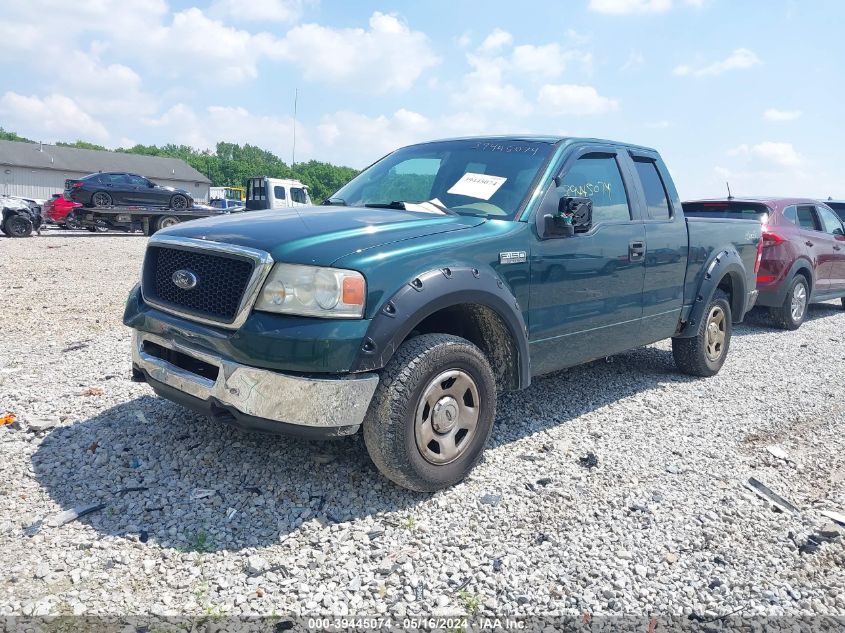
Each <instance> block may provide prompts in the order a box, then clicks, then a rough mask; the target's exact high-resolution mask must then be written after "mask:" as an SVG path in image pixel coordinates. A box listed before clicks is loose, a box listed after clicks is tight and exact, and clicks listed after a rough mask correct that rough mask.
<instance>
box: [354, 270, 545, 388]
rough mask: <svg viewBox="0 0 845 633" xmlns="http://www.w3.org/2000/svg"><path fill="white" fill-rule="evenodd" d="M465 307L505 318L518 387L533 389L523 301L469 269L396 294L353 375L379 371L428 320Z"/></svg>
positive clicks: (485, 273) (434, 276)
mask: <svg viewBox="0 0 845 633" xmlns="http://www.w3.org/2000/svg"><path fill="white" fill-rule="evenodd" d="M462 304H476V305H481V306H485V307H487V308H489V309H491V310H493V311H494V312H495V313H496V314H497V315H498V316H499V317H500V318H501V319H502V322H503V323H504V324H505V326H506V327H507V329H508V333H509V334H510V336H511V339H512V341H513V343H514V345H515V347H516V352H517V362H518V379H519V380H518V382H519V388H524V387H527V386H528V385H530V384H531V369H530V362H529V357H528V329H527V328H526V326H525V321H524V320H523V318H522V312H521V310H520V307H519V303H518V302H517V300H516V298H515V297H514V296H513V294H512V293H511V292H510V290H509V289H508V287H507V286H506V285H505V283H504V282H503V281H502V280H501V279H500V278H499V277H498V276H497V275H496V274H495V273H494V272H493V271H492V270H486V269H479V268H468V267H458V268H438V269H435V270H429V271H427V272H425V273H422V274H421V275H418V276H417V277H415V278H414V279H412V280H410V281H409V282H408V283H406V284H405V285H403V286H402V288H400V289H399V290H398V291H396V293H394V294H393V296H392V297H390V299H388V300H387V301H385V302H384V304H383V305H382V306H381V308H380V309H379V311H378V312H377V313H376V314H375V316H374V317H373V319H372V321H371V323H370V327H369V329H368V330H367V336H366V338H365V339H364V342H363V344H362V346H361V350H360V352H359V354H358V358H357V361H356V364H355V366H354V367H353V371H373V370H378V369H381V368H382V367H384V366H385V365H386V364H387V363H388V361H390V359H391V358H392V356H393V354H394V352H395V351H396V350H397V349H398V347H399V346H400V345H401V344H402V342H403V341H404V340H405V338H407V336H408V334H410V333H411V332H412V331H413V330H414V328H415V327H416V326H417V325H419V324H420V323H421V322H422V321H423V320H424V319H425V318H426V317H428V316H430V315H432V314H434V313H435V312H438V311H439V310H443V309H445V308H450V307H453V306H458V305H462Z"/></svg>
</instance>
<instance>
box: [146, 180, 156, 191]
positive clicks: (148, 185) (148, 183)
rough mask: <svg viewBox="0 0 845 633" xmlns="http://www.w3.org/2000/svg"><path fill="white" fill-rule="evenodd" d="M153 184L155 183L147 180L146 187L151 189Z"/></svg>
mask: <svg viewBox="0 0 845 633" xmlns="http://www.w3.org/2000/svg"><path fill="white" fill-rule="evenodd" d="M155 186H156V184H155V183H154V182H150V181H149V180H148V181H147V187H149V188H150V189H152V188H153V187H155Z"/></svg>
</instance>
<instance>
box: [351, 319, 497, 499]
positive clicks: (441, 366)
mask: <svg viewBox="0 0 845 633" xmlns="http://www.w3.org/2000/svg"><path fill="white" fill-rule="evenodd" d="M380 373H381V380H380V382H379V385H378V388H377V389H376V392H375V395H374V396H373V400H372V402H371V403H370V408H369V410H368V411H367V416H366V418H365V420H364V443H365V444H366V446H367V451H368V452H369V454H370V458H371V459H372V460H373V463H374V464H375V465H376V467H378V469H379V470H380V471H381V473H382V474H383V475H384V476H385V477H387V478H388V479H390V480H391V481H393V482H394V483H397V484H399V485H400V486H402V487H404V488H408V489H410V490H416V491H419V492H433V491H435V490H439V489H441V488H447V487H449V486H451V485H453V484H455V483H457V482H459V481H461V480H462V479H463V478H464V477H466V476H467V474H468V473H469V472H470V471H471V470H472V469H473V467H474V466H475V464H476V463H477V462H478V460H479V459H480V457H481V454H482V453H483V452H484V446H485V445H486V444H487V440H488V439H489V437H490V433H491V431H492V430H493V419H494V418H495V416H496V380H495V378H494V376H493V371H492V370H491V369H490V364H489V363H488V362H487V358H486V357H485V356H484V354H483V353H482V352H481V350H480V349H478V348H477V347H476V346H475V345H473V344H472V343H470V342H469V341H467V340H465V339H462V338H460V337H457V336H451V335H449V334H423V335H421V336H417V337H415V338H412V339H410V340H408V341H405V342H404V343H403V344H402V345H401V346H400V347H399V349H398V350H397V351H396V353H395V354H394V356H393V358H391V359H390V362H389V363H388V364H387V365H386V366H385V367H384V369H382V371H381V372H380ZM450 373H453V374H455V375H457V376H458V377H459V378H453V377H447V378H445V379H444V380H442V381H438V378H440V377H441V376H446V375H447V374H450ZM467 377H469V378H470V379H471V380H470V381H469V382H467V380H466V378H467ZM450 380H451V381H452V385H453V386H456V385H458V384H459V383H458V382H457V381H458V380H460V381H461V382H460V384H461V385H468V387H467V389H466V391H463V395H462V396H461V397H462V399H463V403H462V404H463V405H464V407H463V408H462V407H461V403H458V402H457V400H456V399H454V398H452V397H451V396H449V395H443V396H442V397H440V398H439V399H438V401H437V403H436V405H435V406H434V407H433V408H431V407H429V405H428V404H426V402H423V400H422V397H423V395H424V394H426V393H430V392H431V389H432V388H433V387H434V388H436V389H439V390H441V392H442V393H444V394H445V393H446V390H444V389H443V387H444V385H448V384H449V382H450ZM435 386H436V387H435ZM472 387H474V388H475V392H477V397H478V401H479V402H474V400H473V399H474V398H475V394H473V393H472ZM448 388H451V386H450V387H447V389H448ZM461 392H462V388H461V387H459V388H458V391H457V392H455V393H461ZM468 394H469V396H470V397H469V400H470V403H471V404H467V395H468ZM435 395H436V394H435ZM432 399H433V398H429V399H428V400H427V402H431V400H432ZM450 399H451V403H452V404H451V405H450V404H448V403H447V404H446V405H445V406H443V407H442V408H441V409H440V411H442V412H443V413H444V415H443V416H442V417H440V418H436V417H435V416H436V413H437V411H438V407H441V405H442V404H443V403H444V402H446V401H447V400H450ZM472 404H474V405H475V406H474V407H473V406H472ZM449 407H452V411H451V413H450V411H449ZM426 411H428V415H427V420H428V426H429V427H430V434H431V436H432V437H433V439H431V440H430V441H429V442H428V445H427V446H423V447H421V446H420V443H419V442H418V440H417V434H418V432H420V433H422V431H420V428H422V427H423V426H425V424H422V425H420V426H418V425H417V421H418V418H421V419H425V418H426V415H425V412H426ZM472 411H476V414H475V416H474V418H475V420H476V422H475V426H474V429H473V430H466V429H464V428H463V427H461V426H460V424H458V423H456V422H455V420H459V419H461V418H462V416H463V415H464V414H465V413H466V412H470V417H472V414H471V412H472ZM463 419H466V418H463ZM438 420H440V421H443V422H445V423H446V424H447V425H450V428H449V429H446V430H445V431H444V432H443V433H441V432H440V430H441V429H437V423H438ZM434 429H437V430H434ZM462 432H463V435H461V433H462ZM447 436H451V437H452V438H453V441H452V446H455V447H457V448H455V452H456V456H455V457H454V458H453V459H452V460H451V461H445V460H446V459H448V458H449V455H448V454H447V450H444V451H443V452H442V453H441V452H440V446H441V444H440V442H443V441H444V440H446V439H447ZM464 442H466V444H464ZM435 446H436V447H437V451H436V453H435V452H434V451H433V450H432V447H435ZM424 451H425V452H426V453H427V454H428V455H429V457H426V456H425V455H424ZM432 458H434V459H435V460H438V459H440V460H443V463H434V462H433V461H432Z"/></svg>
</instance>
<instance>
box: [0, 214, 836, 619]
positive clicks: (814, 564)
mask: <svg viewBox="0 0 845 633" xmlns="http://www.w3.org/2000/svg"><path fill="white" fill-rule="evenodd" d="M145 242H146V240H145V239H144V238H143V237H141V236H139V235H121V234H105V235H92V234H89V233H85V232H80V233H68V232H60V231H55V230H48V231H46V232H45V234H44V235H42V236H41V237H33V238H30V239H24V240H10V239H0V276H2V285H1V286H0V288H2V291H0V293H1V294H2V297H3V301H2V303H3V307H4V309H3V317H2V344H0V414H2V413H3V412H4V411H11V412H14V413H16V414H17V416H18V422H17V423H16V424H14V425H12V426H6V427H3V428H0V455H2V457H0V482H2V483H0V615H6V614H20V613H23V614H27V615H31V614H48V613H49V614H71V613H73V614H81V613H87V614H127V613H134V614H148V613H156V614H159V613H160V614H167V613H172V614H189V615H207V614H223V613H228V614H270V613H277V614H300V613H301V614H315V613H319V612H325V613H331V614H335V615H338V614H347V613H349V614H376V613H390V614H394V615H399V616H402V615H404V614H409V615H410V614H432V613H434V614H457V613H471V612H473V611H477V612H478V613H490V614H500V615H501V614H558V613H563V614H579V613H582V612H583V611H590V612H593V613H630V614H646V613H651V614H666V615H668V614H691V613H695V614H698V615H701V616H703V617H715V616H718V615H723V614H727V613H731V612H734V611H737V610H740V612H741V613H743V614H749V615H750V614H769V615H781V614H837V615H845V571H843V570H845V546H843V540H845V539H843V538H842V531H840V530H839V529H838V528H837V527H836V526H835V525H833V524H831V522H830V520H829V519H826V518H824V517H823V516H822V515H820V514H819V511H820V510H836V511H839V512H845V434H843V410H845V402H843V394H845V372H843V371H842V363H843V358H844V357H845V339H843V331H845V312H843V311H842V310H841V308H840V306H839V305H838V304H833V303H830V304H824V305H820V306H814V307H813V308H812V309H811V313H810V319H809V321H808V322H807V323H806V324H805V325H804V326H803V327H802V328H801V329H800V330H798V331H797V332H782V331H778V330H773V329H770V328H769V327H768V326H767V321H766V319H765V318H764V317H763V316H754V317H753V318H752V319H751V322H750V323H749V324H747V325H743V326H742V327H739V328H737V330H736V332H735V336H734V339H733V341H732V344H731V351H730V356H729V358H728V361H727V364H726V365H725V367H724V369H723V370H722V372H721V373H720V374H719V375H718V376H716V377H715V378H711V379H706V380H701V379H692V378H689V377H685V376H681V375H679V374H677V373H675V370H674V366H673V363H672V355H671V352H670V347H669V345H668V343H661V344H658V345H653V346H649V347H647V348H643V349H639V350H636V351H632V352H629V353H626V354H622V355H620V356H617V357H615V358H614V359H613V361H612V362H610V363H606V362H597V363H593V364H591V365H588V366H585V367H580V368H576V369H574V370H571V371H569V372H565V373H561V374H557V375H554V376H551V377H546V378H543V379H539V380H536V381H535V382H534V384H533V386H532V387H531V388H530V389H528V390H527V391H525V392H521V393H518V394H511V395H508V396H506V397H504V398H503V399H502V401H501V403H500V407H499V414H498V418H497V420H496V427H495V430H494V434H493V439H492V445H491V446H490V447H489V448H488V450H487V453H486V457H485V459H484V461H483V462H482V463H481V464H480V466H479V467H478V468H477V469H476V470H475V471H474V473H473V474H472V476H471V477H470V479H469V480H467V481H466V482H465V483H463V484H461V485H459V486H456V487H454V488H452V489H450V490H447V491H445V492H441V493H438V494H436V495H433V496H428V495H419V494H412V493H408V492H406V491H403V490H401V489H398V488H396V487H395V486H393V485H391V484H390V483H388V482H387V481H386V480H383V479H382V478H380V477H379V475H378V473H377V472H376V471H375V469H374V468H373V467H372V466H371V465H370V463H369V460H368V459H367V456H366V451H365V449H364V446H363V442H362V441H361V440H360V438H347V439H344V440H340V441H337V442H330V443H317V442H306V441H302V440H296V439H290V438H283V437H282V438H276V437H268V436H263V435H258V434H251V433H244V432H240V431H236V430H232V429H230V428H227V427H225V426H222V425H220V424H217V423H213V422H211V421H209V420H207V419H205V418H202V417H199V416H196V415H194V414H192V413H190V412H187V411H186V410H184V409H181V408H180V407H178V406H177V405H174V404H171V403H169V402H166V401H164V400H160V399H158V398H156V397H155V396H154V395H153V393H152V391H151V390H150V389H149V388H148V387H147V386H146V385H139V384H134V383H132V382H130V381H129V331H128V330H127V329H126V328H124V327H123V326H122V324H121V315H122V311H123V301H124V298H125V297H126V295H127V293H128V291H129V289H130V288H131V286H132V285H133V284H134V283H135V281H136V279H137V277H138V274H139V270H140V265H141V259H142V255H143V250H144V246H145ZM74 348H76V349H74ZM36 429H40V430H36ZM772 445H777V446H779V447H781V448H782V449H784V450H785V451H786V453H787V457H788V458H787V459H779V458H777V457H775V456H773V455H772V454H770V452H769V451H768V450H767V447H770V446H772ZM588 451H589V452H593V453H594V454H595V455H596V456H597V457H598V466H597V467H595V468H587V467H585V466H583V465H581V464H580V463H579V457H581V456H583V455H584V454H585V453H587V452H588ZM749 477H755V478H757V479H758V480H760V481H762V482H764V483H765V484H766V485H768V486H769V487H770V488H772V489H773V490H774V491H776V492H777V493H778V494H780V495H781V496H783V497H785V498H787V499H789V500H790V501H791V502H792V503H794V504H795V505H796V506H798V508H800V510H801V513H800V516H794V515H792V514H790V513H784V512H777V511H774V510H773V509H772V507H771V506H770V504H768V503H766V502H764V501H762V500H761V499H760V498H759V497H757V496H756V495H755V494H753V493H752V492H751V491H750V490H749V489H748V488H746V487H745V486H744V483H745V482H746V481H747V480H748V478H749ZM92 504H105V505H104V507H102V508H101V509H99V510H97V511H94V512H92V513H90V514H88V515H86V516H83V517H81V518H79V519H78V520H74V521H71V522H68V523H66V524H64V525H59V526H55V524H56V523H60V521H58V520H55V515H57V514H58V513H60V512H62V511H64V510H68V509H70V508H73V507H79V506H88V505H92ZM39 521H43V522H42V523H41V524H40V529H39V523H38V522H39ZM820 533H821V534H822V535H827V536H828V537H830V538H831V540H830V541H829V542H823V543H822V544H821V545H820V546H819V547H818V548H817V549H815V551H808V550H812V549H813V547H812V542H810V543H809V545H810V547H807V543H808V538H809V537H812V536H813V535H816V537H818V535H819V534H820ZM837 533H838V535H837ZM820 540H822V541H824V540H825V539H824V538H823V536H822V537H821V538H820ZM802 546H803V549H804V551H803V552H802V551H801V548H802Z"/></svg>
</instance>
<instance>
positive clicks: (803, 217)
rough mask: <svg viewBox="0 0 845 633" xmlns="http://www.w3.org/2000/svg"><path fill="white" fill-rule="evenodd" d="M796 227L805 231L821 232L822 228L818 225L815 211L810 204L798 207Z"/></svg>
mask: <svg viewBox="0 0 845 633" xmlns="http://www.w3.org/2000/svg"><path fill="white" fill-rule="evenodd" d="M797 213H798V226H800V227H801V228H802V229H804V230H806V231H821V230H822V227H821V224H819V219H818V218H817V217H816V211H815V209H813V205H811V204H800V205H798V212H797Z"/></svg>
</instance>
